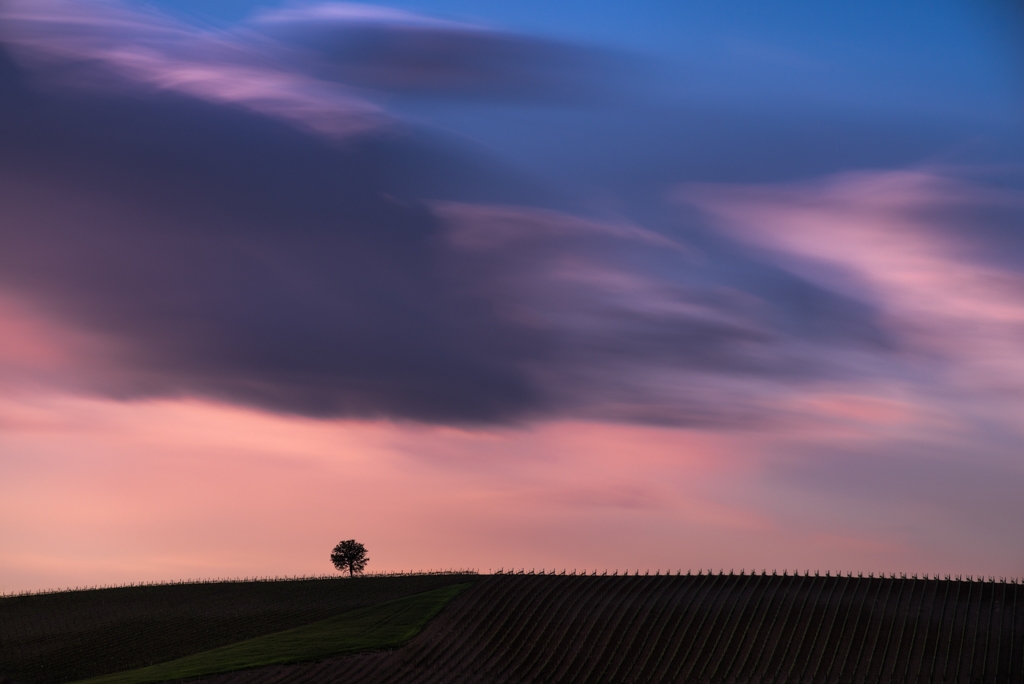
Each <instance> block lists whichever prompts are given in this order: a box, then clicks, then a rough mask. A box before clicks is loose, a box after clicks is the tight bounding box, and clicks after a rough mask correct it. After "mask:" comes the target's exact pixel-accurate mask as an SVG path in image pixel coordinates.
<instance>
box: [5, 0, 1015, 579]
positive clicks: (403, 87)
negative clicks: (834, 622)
mask: <svg viewBox="0 0 1024 684" xmlns="http://www.w3.org/2000/svg"><path fill="white" fill-rule="evenodd" d="M1022 415H1024V12H1022V11H1021V10H1020V9H1019V7H1017V6H1015V5H1014V4H1013V3H1009V2H1006V3H1002V2H999V1H997V0H991V1H988V2H970V3H969V2H949V1H939V2H927V3H926V2H913V1H910V2H904V3H886V2H874V1H865V2H860V3H838V2H807V1H799V2H798V1H796V0H791V1H787V2H780V3H773V4H771V5H770V6H767V5H765V4H764V3H755V2H743V1H740V0H728V1H727V2H712V1H711V0H688V1H686V2H679V1H672V2H654V1H649V2H642V1H638V2H631V3H618V2H606V1H599V2H594V1H590V2H581V1H579V0H571V1H570V0H563V1H552V0H548V1H545V2H539V1H535V0H519V1H516V2H511V1H509V2H493V3H478V2H467V1H466V0H415V1H410V2H402V3H390V4H389V3H383V2H382V3H373V4H355V3H320V4H318V3H295V2H286V3H280V2H254V1H253V0H223V1H222V2H218V3H209V2H205V1H200V0H151V1H149V2H141V1H135V2H132V1H130V0H120V1H118V0H0V591H2V592H19V591H39V590H46V589H52V588H60V587H74V586H95V585H111V584H119V583H128V582H153V581H171V580H180V579H194V578H228V577H253V576H260V577H264V576H295V575H314V574H325V573H330V572H333V570H332V568H331V566H330V563H329V553H330V549H331V548H332V547H333V545H334V544H335V543H337V542H338V541H339V540H342V539H350V538H355V539H357V540H358V541H360V542H362V543H363V544H365V546H366V547H367V549H368V550H369V556H370V564H369V566H368V570H370V571H415V570H426V569H444V568H472V569H476V570H479V571H480V572H489V571H495V570H498V569H502V568H503V569H506V570H507V569H509V568H516V569H519V568H525V569H527V570H529V569H537V570H540V569H548V570H551V569H558V570H561V569H568V570H570V571H572V570H574V569H578V570H584V569H587V570H590V571H593V570H599V571H605V570H608V571H619V572H622V571H627V570H628V571H632V572H635V571H637V570H639V571H641V572H643V571H650V572H652V573H653V572H655V571H659V572H664V571H668V570H671V571H673V572H674V571H676V570H682V571H683V572H686V571H687V570H692V571H697V570H698V569H703V570H709V569H712V570H715V571H716V572H717V571H718V570H720V569H724V570H725V571H726V572H728V571H729V570H735V571H739V570H741V569H746V570H750V569H758V570H760V569H767V570H769V571H771V570H778V571H779V572H781V571H783V570H784V569H785V570H788V571H793V570H800V571H804V570H812V571H814V570H818V571H822V572H824V571H844V572H845V571H853V572H865V573H867V572H886V573H889V572H907V573H941V574H971V575H975V576H977V575H984V576H996V577H1000V576H1024V523H1022V521H1024V497H1022V496H1021V495H1020V492H1022V491H1024V455H1022V454H1024V450H1022V447H1024V421H1022V420H1021V418H1020V417H1021V416H1022Z"/></svg>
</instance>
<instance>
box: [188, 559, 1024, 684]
mask: <svg viewBox="0 0 1024 684" xmlns="http://www.w3.org/2000/svg"><path fill="white" fill-rule="evenodd" d="M1021 600H1024V591H1022V588H1021V586H1020V585H1018V584H1012V583H1002V582H977V581H974V582H972V581H956V580H944V579H943V580H940V579H927V580H926V579H894V578H859V577H834V576H833V577H815V576H809V577H808V576H793V575H788V576H775V575H742V576H740V575H699V576H689V577H686V576H683V577H677V576H641V577H603V576H601V577H595V576H550V575H548V576H540V575H534V576H530V575H525V576H524V575H511V576H509V575H506V576H492V577H489V578H487V579H485V580H482V581H480V582H478V583H477V584H476V585H475V586H474V587H473V588H472V589H470V590H469V591H468V592H466V593H465V594H464V595H463V596H462V597H460V598H459V599H457V600H456V601H455V602H453V603H452V604H451V605H450V607H449V608H448V609H447V610H446V611H445V612H444V613H442V614H441V616H439V617H438V618H437V619H436V620H435V621H434V622H433V623H431V625H430V626H428V628H427V629H426V630H425V631H424V632H423V633H422V634H421V635H420V636H419V637H418V638H416V639H414V640H413V641H412V642H411V643H410V644H409V645H408V646H406V647H405V648H402V649H399V650H397V651H395V652H393V653H383V654H381V653H377V654H364V655H359V656H354V657H348V658H341V659H335V660H331V661H324V662H319V663H308V664H300V665H293V666H289V667H277V668H268V669H261V670H252V671H249V672H238V673H234V674H231V675H224V676H221V677H216V678H212V679H208V680H203V681H204V683H205V684H255V683H256V682H259V683H260V684H284V683H285V682H288V683H290V684H319V683H321V682H324V683H326V682H341V681H343V682H345V683H346V684H357V683H358V684H377V683H381V684H382V683H384V682H403V683H409V684H414V683H423V684H428V683H437V684H441V683H453V684H454V683H463V682H465V683H470V682H472V683H477V682H479V683H484V682H487V683H495V684H498V683H509V684H512V683H517V684H518V683H522V684H527V683H530V684H533V683H556V682H557V683H564V684H590V683H598V682H608V683H626V682H638V683H646V682H780V683H781V682H787V683H796V682H843V683H845V682H865V683H867V682H871V683H875V682H880V683H895V682H956V683H960V682H963V683H975V682H992V683H997V682H998V683H1004V682H1007V683H1015V682H1021V681H1024V610H1021V609H1020V608H1019V605H1020V602H1021Z"/></svg>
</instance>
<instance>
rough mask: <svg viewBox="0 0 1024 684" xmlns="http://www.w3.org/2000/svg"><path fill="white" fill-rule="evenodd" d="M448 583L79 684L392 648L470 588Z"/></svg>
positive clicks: (120, 683)
mask: <svg viewBox="0 0 1024 684" xmlns="http://www.w3.org/2000/svg"><path fill="white" fill-rule="evenodd" d="M469 586H470V585H469V584H468V583H467V584H453V585H451V586H447V587H443V588H441V589H435V590H433V591H427V592H423V593H422V594H415V595H413V596H407V597H405V598H400V599H395V600H392V601H385V602H383V603H378V604H376V605H373V606H368V607H366V608H359V609H358V610H353V611H349V612H348V613H342V614H341V615H338V616H336V617H332V618H328V619H327V620H321V621H320V622H314V623H312V624H309V625H304V626H302V627H296V628H294V629H289V630H285V631H284V632H275V633H273V634H266V635H264V636H261V637H256V638H255V639H248V640H246V641H239V642H238V643H235V644H229V645H227V646H221V647H220V648H215V649H213V650H210V651H203V652H202V653H196V654H194V655H190V656H185V657H184V658H178V659H177V660H171V661H169V662H166V663H160V664H158V665H150V666H149V667H143V668H139V669H137V670H127V671H125V672H116V673H114V674H109V675H103V676H101V677H93V678H92V679H86V680H83V681H82V682H80V683H79V684H144V683H145V682H162V681H167V680H174V679H186V678H190V677H199V676H202V675H209V674H216V673H219V672H232V671H234V670H244V669H246V668H250V667H260V666H263V665H277V664H282V663H295V662H301V661H304V660H317V659H319V658H328V657H331V656H337V655H343V654H346V653H355V652H356V651H368V650H379V649H385V648H394V647H396V646H400V645H401V644H403V643H405V642H406V641H408V640H409V639H411V638H412V637H414V636H416V634H418V633H419V632H420V630H422V629H423V627H424V626H425V625H426V624H427V622H428V621H429V620H430V619H431V618H432V617H434V616H435V615H437V613H438V612H439V611H440V610H441V609H442V608H443V607H444V606H445V604H447V603H448V602H449V601H451V600H452V599H453V598H455V597H456V596H457V595H458V594H460V593H461V592H463V591H464V590H466V589H467V588H469Z"/></svg>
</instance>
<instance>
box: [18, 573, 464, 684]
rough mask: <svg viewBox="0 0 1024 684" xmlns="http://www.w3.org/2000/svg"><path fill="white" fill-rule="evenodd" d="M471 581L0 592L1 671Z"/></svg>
mask: <svg viewBox="0 0 1024 684" xmlns="http://www.w3.org/2000/svg"><path fill="white" fill-rule="evenodd" d="M473 577H474V576H472V575H460V574H422V575H410V576H398V577H356V578H354V579H348V578H332V579H296V580H277V581H247V582H209V583H186V584H162V585H152V586H136V587H115V588H110V589H94V590H89V591H67V592H57V593H52V594H36V595H28V596H7V597H3V598H0V677H4V676H6V677H9V678H10V679H12V680H13V681H15V682H19V683H21V684H57V683H59V682H69V681H74V680H78V679H85V678H88V677H95V676H98V675H104V674H110V673H112V672H119V671H122V670H129V669H133V668H138V667H145V666H147V665H154V664H157V663H162V662H166V661H169V660H174V659H176V658H180V657H182V656H187V655H190V654H193V653H199V652H201V651H206V650H208V649H212V648H217V647H219V646H225V645H227V644H232V643H236V642H239V641H243V640H245V639H251V638H253V637H258V636H261V635H264V634H269V633H272V632H277V631H280V630H286V629H291V628H294V627H298V626H301V625H307V624H309V623H312V622H316V621H318V620H323V619H326V618H331V617H334V616H336V615H338V614H340V613H344V612H346V611H350V610H354V609H358V608H362V607H365V606H371V605H376V604H380V603H381V602H383V601H388V600H392V599H396V598H399V597H403V596H410V595H413V594H418V593H420V592H425V591H430V590H432V589H437V588H439V587H445V586H450V585H453V584H458V583H460V582H466V581H468V580H472V579H473Z"/></svg>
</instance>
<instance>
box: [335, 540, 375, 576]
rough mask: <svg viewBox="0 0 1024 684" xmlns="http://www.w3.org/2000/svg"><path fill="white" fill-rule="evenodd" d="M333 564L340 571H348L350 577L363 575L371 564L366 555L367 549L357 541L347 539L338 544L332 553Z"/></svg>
mask: <svg viewBox="0 0 1024 684" xmlns="http://www.w3.org/2000/svg"><path fill="white" fill-rule="evenodd" d="M331 562H332V563H334V567H336V568H337V569H338V570H339V571H341V572H345V570H348V576H349V577H351V576H352V575H355V574H362V572H363V568H365V567H366V564H367V563H369V562H370V559H369V557H368V556H367V555H366V547H365V546H363V545H362V544H360V543H359V542H357V541H356V540H355V539H346V540H345V541H343V542H338V545H337V546H335V547H334V550H333V551H331Z"/></svg>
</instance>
